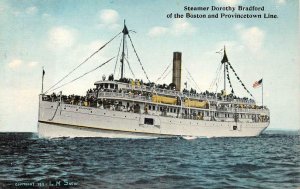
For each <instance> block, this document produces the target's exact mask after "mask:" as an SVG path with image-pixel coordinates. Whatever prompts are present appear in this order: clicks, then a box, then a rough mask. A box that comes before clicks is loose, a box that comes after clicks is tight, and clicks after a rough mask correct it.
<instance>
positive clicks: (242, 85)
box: [228, 62, 254, 98]
mask: <svg viewBox="0 0 300 189" xmlns="http://www.w3.org/2000/svg"><path fill="white" fill-rule="evenodd" d="M228 64H229V67H230V69H231V70H232V71H233V73H234V74H235V76H236V78H237V79H238V80H239V82H240V83H241V84H242V86H243V87H244V89H245V90H246V91H247V92H248V94H249V95H250V96H251V97H253V95H252V94H251V93H250V91H249V90H248V89H247V88H246V86H245V84H244V83H243V82H242V80H241V79H240V77H238V75H237V73H236V72H235V70H234V69H233V67H232V65H231V64H230V62H228ZM253 98H254V97H253Z"/></svg>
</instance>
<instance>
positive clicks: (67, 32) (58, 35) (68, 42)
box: [48, 27, 76, 51]
mask: <svg viewBox="0 0 300 189" xmlns="http://www.w3.org/2000/svg"><path fill="white" fill-rule="evenodd" d="M75 40H76V31H74V30H73V29H69V28H66V27H54V28H52V29H50V31H49V33H48V45H49V47H50V48H51V49H53V50H58V51H60V50H64V49H66V48H69V47H72V46H73V45H74V43H75Z"/></svg>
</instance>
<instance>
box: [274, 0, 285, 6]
mask: <svg viewBox="0 0 300 189" xmlns="http://www.w3.org/2000/svg"><path fill="white" fill-rule="evenodd" d="M276 2H277V4H279V5H284V4H285V3H286V0H276Z"/></svg>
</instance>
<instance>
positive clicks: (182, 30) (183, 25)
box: [148, 19, 196, 37]
mask: <svg viewBox="0 0 300 189" xmlns="http://www.w3.org/2000/svg"><path fill="white" fill-rule="evenodd" d="M195 31H196V28H195V27H194V26H193V25H192V24H191V23H189V22H188V21H186V20H185V19H176V20H174V21H173V22H172V23H171V25H170V26H169V27H162V26H154V27H152V28H150V30H149V32H148V35H149V36H150V37H158V36H162V35H165V34H172V35H174V36H181V35H188V34H192V33H194V32H195Z"/></svg>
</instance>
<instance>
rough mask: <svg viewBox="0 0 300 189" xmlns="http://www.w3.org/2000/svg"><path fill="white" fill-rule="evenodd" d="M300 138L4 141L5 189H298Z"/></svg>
mask: <svg viewBox="0 0 300 189" xmlns="http://www.w3.org/2000/svg"><path fill="white" fill-rule="evenodd" d="M299 152H300V143H299V135H288V134H279V135H278V134H263V135H261V136H259V137H254V138H210V139H195V140H185V139H181V138H173V139H136V140H132V139H102V138H73V139H69V138H64V139H52V140H49V139H39V138H37V136H36V134H34V133H1V134H0V188H180V189H181V188H299V187H300V166H299V159H300V157H299V155H300V153H299Z"/></svg>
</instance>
